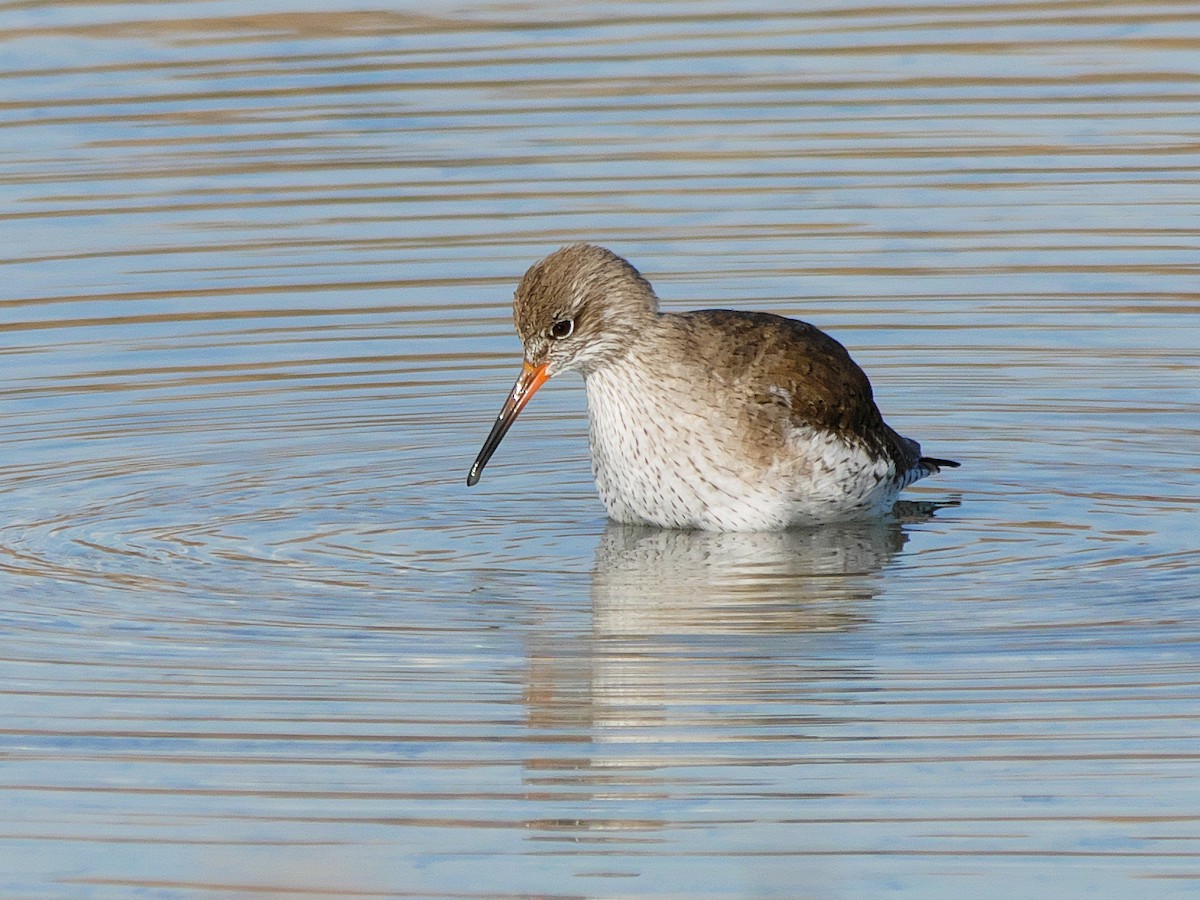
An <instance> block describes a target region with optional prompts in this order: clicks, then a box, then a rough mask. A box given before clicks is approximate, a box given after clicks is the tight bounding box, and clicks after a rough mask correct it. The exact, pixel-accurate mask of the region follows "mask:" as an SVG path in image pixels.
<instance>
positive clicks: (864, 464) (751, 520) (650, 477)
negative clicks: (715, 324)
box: [585, 367, 898, 531]
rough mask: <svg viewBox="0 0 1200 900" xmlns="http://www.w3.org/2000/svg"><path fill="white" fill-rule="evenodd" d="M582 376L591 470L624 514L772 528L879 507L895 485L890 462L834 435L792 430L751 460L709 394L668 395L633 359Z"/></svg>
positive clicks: (716, 526)
mask: <svg viewBox="0 0 1200 900" xmlns="http://www.w3.org/2000/svg"><path fill="white" fill-rule="evenodd" d="M585 383H586V387H587V397H588V419H589V426H590V427H589V445H590V448H591V455H592V472H593V474H594V475H595V478H596V487H597V490H598V491H599V493H600V498H601V500H602V501H603V502H604V505H605V507H606V508H607V510H608V514H609V515H610V516H611V517H612V518H613V519H615V520H616V521H618V522H629V523H648V524H652V525H659V526H662V527H667V528H700V529H705V530H709V531H770V530H777V529H781V528H786V527H788V526H789V525H800V524H818V523H821V522H830V521H837V520H842V519H847V518H853V517H856V516H863V515H873V514H878V513H880V512H883V511H885V510H886V509H888V508H890V506H891V504H892V503H893V501H894V500H895V498H896V494H897V493H898V485H897V484H896V480H895V478H894V474H895V473H894V471H892V467H891V465H890V463H889V462H888V461H886V460H880V459H877V458H873V457H871V456H870V455H868V454H867V453H866V452H865V451H864V450H863V449H861V448H857V447H852V446H849V445H847V444H846V443H844V442H842V441H841V440H839V439H837V438H836V437H835V436H833V435H831V434H828V433H814V432H812V431H808V430H805V429H790V430H789V431H788V432H787V433H786V434H780V435H779V439H778V447H776V448H774V449H773V450H771V449H769V450H768V452H766V453H763V454H754V458H755V459H757V460H770V461H757V462H754V461H751V458H750V455H749V454H747V453H746V452H745V443H744V435H741V434H738V433H737V427H738V426H737V422H736V420H734V419H733V418H731V417H726V416H722V415H720V414H719V412H717V411H715V410H714V407H713V406H712V405H711V403H708V402H705V401H706V400H707V399H708V398H702V397H701V398H697V397H694V396H692V395H691V394H687V395H685V396H680V395H679V394H678V393H674V394H669V393H666V392H664V391H663V390H662V388H661V386H660V385H659V384H658V383H656V382H654V381H652V380H650V379H643V378H641V377H640V373H639V372H638V371H637V369H636V367H621V368H620V369H616V370H614V369H607V370H604V371H602V372H596V373H593V374H591V375H589V376H588V377H587V378H586V380H585Z"/></svg>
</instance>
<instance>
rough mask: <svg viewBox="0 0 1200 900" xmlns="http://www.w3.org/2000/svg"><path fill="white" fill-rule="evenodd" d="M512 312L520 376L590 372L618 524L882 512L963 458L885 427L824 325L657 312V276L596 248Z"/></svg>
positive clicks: (703, 524)
mask: <svg viewBox="0 0 1200 900" xmlns="http://www.w3.org/2000/svg"><path fill="white" fill-rule="evenodd" d="M513 310H514V312H513V314H514V318H515V320H516V325H517V331H518V332H519V334H520V335H521V339H522V341H523V342H524V344H525V358H526V366H527V369H529V368H532V369H541V368H542V367H544V371H545V372H546V374H547V375H548V376H554V375H557V374H559V373H561V372H569V371H575V372H579V373H580V374H582V375H583V377H584V383H585V385H586V387H587V398H588V417H589V423H590V427H589V443H590V447H591V453H592V471H593V473H594V474H595V477H596V487H597V489H598V490H599V492H600V497H601V499H602V500H603V501H604V505H605V507H606V508H607V510H608V513H609V515H610V516H611V517H612V518H613V519H616V520H617V521H620V522H629V523H648V524H652V525H660V526H664V527H672V528H701V529H707V530H712V531H764V530H776V529H781V528H786V527H788V526H790V525H800V524H815V523H820V522H830V521H837V520H841V519H849V518H855V517H861V516H871V515H878V514H880V513H882V512H885V511H887V510H888V509H889V508H890V507H891V505H892V504H893V503H894V501H895V499H896V495H897V494H898V493H899V492H900V491H901V490H902V489H903V488H904V487H906V486H907V485H909V484H911V483H912V482H914V481H916V480H917V479H918V478H923V477H925V476H926V475H930V474H933V473H935V472H937V471H938V469H939V467H941V466H955V465H957V463H954V462H951V461H949V460H938V459H932V458H925V457H922V456H921V448H920V446H919V445H918V444H917V443H916V441H912V440H909V439H908V438H905V437H901V436H900V435H899V434H897V433H896V432H895V431H893V430H892V429H891V428H889V427H888V426H887V424H886V423H884V421H883V418H882V416H881V415H880V413H879V410H878V408H877V407H876V405H875V401H874V399H873V397H872V393H871V384H870V382H869V381H868V379H867V376H866V375H865V374H864V373H863V371H862V370H861V369H860V368H859V367H858V366H857V365H856V364H855V363H854V361H853V360H852V359H851V358H850V355H849V353H847V352H846V349H845V348H844V347H843V346H842V345H841V344H839V343H838V342H837V341H835V340H834V339H833V338H831V337H829V336H828V335H826V334H825V333H824V332H822V331H820V330H819V329H817V328H814V327H813V326H812V325H809V324H807V323H805V322H798V321H796V320H793V319H785V318H782V317H779V316H773V315H769V314H766V313H746V312H732V311H729V310H700V311H697V312H689V313H660V312H659V311H658V300H657V298H656V297H655V295H654V291H653V289H652V288H651V287H650V285H649V283H648V282H646V280H645V279H643V278H642V277H641V275H640V274H639V273H638V272H637V270H636V269H634V268H633V267H632V266H631V265H630V264H629V263H628V262H626V261H625V260H623V259H621V258H620V257H618V256H616V255H615V254H613V253H611V252H609V251H607V250H604V249H603V248H600V247H593V246H590V245H587V244H575V245H572V246H570V247H565V248H563V249H562V250H560V251H558V252H557V253H553V254H551V255H550V256H548V257H546V259H544V260H542V261H540V262H538V263H537V264H535V265H534V266H533V267H531V268H530V270H529V271H528V272H527V273H526V275H525V277H524V279H522V281H521V284H520V286H519V287H518V288H517V293H516V298H515V300H514V304H513ZM556 326H560V327H558V331H559V332H560V334H559V335H558V336H556V335H555V329H556ZM513 417H515V413H514V414H513ZM507 424H511V422H510V421H509V422H508V423H507ZM507 424H506V423H505V421H504V414H502V416H501V420H500V421H498V424H497V429H500V434H502V433H503V429H502V428H501V426H502V425H503V426H504V427H507ZM495 430H496V429H494V431H495ZM497 442H498V441H491V442H490V445H485V451H483V452H481V454H480V458H479V460H477V461H476V466H475V469H474V470H473V473H474V474H473V477H478V472H479V471H480V470H481V469H482V467H483V465H484V464H486V461H487V458H488V457H489V456H490V452H491V449H494V447H495V444H496V443H497ZM489 447H490V449H489Z"/></svg>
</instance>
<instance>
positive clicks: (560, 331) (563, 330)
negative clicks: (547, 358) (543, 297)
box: [550, 319, 575, 341]
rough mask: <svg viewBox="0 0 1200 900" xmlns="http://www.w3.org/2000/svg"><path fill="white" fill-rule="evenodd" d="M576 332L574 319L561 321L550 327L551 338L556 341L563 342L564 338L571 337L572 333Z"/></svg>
mask: <svg viewBox="0 0 1200 900" xmlns="http://www.w3.org/2000/svg"><path fill="white" fill-rule="evenodd" d="M574 330H575V320H574V319H559V320H558V321H557V322H555V323H554V324H553V325H551V326H550V337H552V338H554V339H555V340H556V341H561V340H562V339H563V338H568V337H570V336H571V332H573V331H574Z"/></svg>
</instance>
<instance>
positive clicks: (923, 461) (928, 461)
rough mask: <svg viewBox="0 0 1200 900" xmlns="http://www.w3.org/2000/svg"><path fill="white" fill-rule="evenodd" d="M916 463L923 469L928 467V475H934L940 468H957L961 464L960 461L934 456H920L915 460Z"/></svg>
mask: <svg viewBox="0 0 1200 900" xmlns="http://www.w3.org/2000/svg"><path fill="white" fill-rule="evenodd" d="M917 464H918V465H919V466H921V467H922V468H924V469H928V470H929V474H930V475H936V474H937V473H938V472H940V471H941V470H942V469H957V468H958V467H959V466H961V465H962V463H957V462H955V461H954V460H952V459H938V458H937V457H936V456H922V457H921V458H920V459H919V460H917Z"/></svg>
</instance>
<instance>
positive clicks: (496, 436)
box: [467, 362, 549, 487]
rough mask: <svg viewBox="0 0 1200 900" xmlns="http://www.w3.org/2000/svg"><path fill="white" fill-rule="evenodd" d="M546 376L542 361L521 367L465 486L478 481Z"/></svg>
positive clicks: (544, 381)
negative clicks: (538, 364)
mask: <svg viewBox="0 0 1200 900" xmlns="http://www.w3.org/2000/svg"><path fill="white" fill-rule="evenodd" d="M548 377H549V376H548V375H547V374H546V365H545V364H544V363H543V364H542V365H540V366H534V365H530V364H529V363H528V362H527V363H525V365H524V367H522V369H521V374H520V375H519V376H517V383H516V384H514V385H513V389H512V393H511V394H509V395H508V399H507V400H505V401H504V406H503V407H502V408H501V409H500V415H499V416H497V417H496V424H495V425H493V426H492V430H491V432H490V433H489V434H488V436H487V440H485V441H484V442H483V449H482V450H480V451H479V456H477V457H475V465H473V466H471V471H470V472H468V473H467V487H471V486H472V485H474V484H475V483H476V482H477V481H479V476H480V475H482V474H483V467H484V466H486V465H487V464H488V460H489V459H491V458H492V454H493V453H495V452H496V448H497V447H499V446H500V442H501V441H502V440H504V435H506V434H507V433H508V429H509V428H511V427H512V423H513V422H515V421H517V416H518V415H520V413H521V410H523V409H524V408H525V404H526V403H528V402H529V398H530V397H532V396H533V395H534V394H535V393H537V389H538V388H540V387H541V386H542V385H543V384H545V383H546V379H547V378H548Z"/></svg>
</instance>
